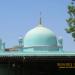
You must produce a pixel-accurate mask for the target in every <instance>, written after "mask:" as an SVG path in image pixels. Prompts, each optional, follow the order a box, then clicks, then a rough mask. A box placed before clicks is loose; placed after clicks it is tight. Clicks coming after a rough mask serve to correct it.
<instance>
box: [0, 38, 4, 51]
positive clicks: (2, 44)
mask: <svg viewBox="0 0 75 75" xmlns="http://www.w3.org/2000/svg"><path fill="white" fill-rule="evenodd" d="M0 51H5V43H3V42H2V39H0Z"/></svg>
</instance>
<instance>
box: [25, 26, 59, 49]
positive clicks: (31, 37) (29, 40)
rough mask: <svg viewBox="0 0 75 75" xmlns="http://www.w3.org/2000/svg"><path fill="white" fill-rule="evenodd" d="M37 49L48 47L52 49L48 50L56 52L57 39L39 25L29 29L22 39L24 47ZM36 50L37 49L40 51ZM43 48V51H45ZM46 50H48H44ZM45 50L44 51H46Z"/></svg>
mask: <svg viewBox="0 0 75 75" xmlns="http://www.w3.org/2000/svg"><path fill="white" fill-rule="evenodd" d="M31 46H32V47H34V46H36V47H39V46H41V47H42V48H44V47H45V48H46V47H47V46H48V47H54V46H55V47H54V48H52V49H50V48H49V50H58V49H57V48H56V47H57V39H56V36H55V34H54V33H53V32H52V31H51V30H49V29H48V28H46V27H43V26H41V25H39V26H37V27H35V28H33V29H31V30H30V31H29V32H28V33H27V34H26V35H25V37H24V47H31ZM41 47H40V48H38V49H41ZM45 48H44V49H45ZM46 49H48V48H46ZM46 49H45V50H46Z"/></svg>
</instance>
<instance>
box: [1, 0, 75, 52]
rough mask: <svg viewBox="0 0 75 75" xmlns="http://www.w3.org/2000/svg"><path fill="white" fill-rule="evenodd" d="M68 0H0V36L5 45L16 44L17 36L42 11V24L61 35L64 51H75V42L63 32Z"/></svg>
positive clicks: (24, 32) (65, 24) (31, 23)
mask: <svg viewBox="0 0 75 75" xmlns="http://www.w3.org/2000/svg"><path fill="white" fill-rule="evenodd" d="M69 3H70V0H0V38H2V39H3V41H4V42H6V46H7V47H12V46H14V45H16V44H18V39H19V36H25V34H26V32H27V31H28V30H30V29H32V28H33V27H35V26H36V25H37V24H38V22H39V17H40V11H41V12H42V20H43V24H44V25H45V26H46V27H48V28H50V29H51V30H53V31H54V32H55V34H56V36H57V37H60V36H62V38H63V45H64V50H65V51H75V42H74V41H73V39H72V37H71V36H70V35H69V34H67V33H66V32H65V30H64V29H65V28H66V27H67V23H66V21H65V20H66V18H68V17H69V15H68V14H67V5H68V4H69Z"/></svg>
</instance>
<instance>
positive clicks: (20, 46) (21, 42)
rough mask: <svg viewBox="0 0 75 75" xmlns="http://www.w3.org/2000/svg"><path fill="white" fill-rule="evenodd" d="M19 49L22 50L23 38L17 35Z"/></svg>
mask: <svg viewBox="0 0 75 75" xmlns="http://www.w3.org/2000/svg"><path fill="white" fill-rule="evenodd" d="M19 49H20V50H22V49H23V38H22V37H19Z"/></svg>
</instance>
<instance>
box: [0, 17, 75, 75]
mask: <svg viewBox="0 0 75 75" xmlns="http://www.w3.org/2000/svg"><path fill="white" fill-rule="evenodd" d="M56 74H63V75H65V74H67V75H73V74H74V75H75V53H70V52H64V50H63V39H62V38H61V37H60V38H59V37H56V35H55V33H54V32H53V31H52V30H51V29H50V28H47V27H45V26H44V25H43V24H42V22H41V18H40V23H39V24H38V25H36V27H34V28H33V29H31V30H29V31H28V32H27V33H26V34H25V36H24V37H20V38H19V45H17V46H15V47H13V48H6V47H5V43H3V41H2V39H0V75H56Z"/></svg>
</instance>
